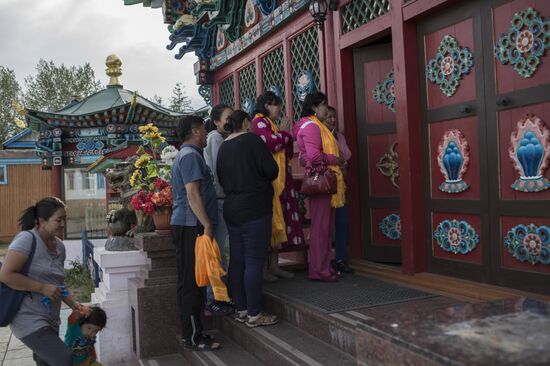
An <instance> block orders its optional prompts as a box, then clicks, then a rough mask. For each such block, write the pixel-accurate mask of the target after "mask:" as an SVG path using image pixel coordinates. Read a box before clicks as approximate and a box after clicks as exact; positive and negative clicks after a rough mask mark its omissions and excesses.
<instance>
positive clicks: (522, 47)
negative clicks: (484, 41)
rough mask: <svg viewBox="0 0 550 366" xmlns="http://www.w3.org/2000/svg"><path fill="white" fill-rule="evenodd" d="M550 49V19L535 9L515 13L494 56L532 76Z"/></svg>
mask: <svg viewBox="0 0 550 366" xmlns="http://www.w3.org/2000/svg"><path fill="white" fill-rule="evenodd" d="M548 48H550V19H549V18H547V19H546V20H545V19H542V18H541V16H540V15H539V13H538V12H537V11H536V10H534V9H533V8H528V9H525V10H522V11H520V12H518V13H515V14H514V16H513V17H512V20H511V21H510V28H508V32H507V33H503V34H500V35H499V37H498V41H497V44H496V46H495V57H496V58H497V60H499V61H500V62H501V63H502V64H503V65H506V64H510V65H512V66H513V67H514V70H516V72H517V73H518V74H519V75H520V76H522V77H524V78H529V77H531V76H532V75H533V74H534V73H535V72H536V71H537V68H538V66H539V65H540V63H541V59H542V57H543V56H544V54H545V52H546V50H547V49H548Z"/></svg>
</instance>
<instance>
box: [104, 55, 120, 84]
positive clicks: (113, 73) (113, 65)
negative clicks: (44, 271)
mask: <svg viewBox="0 0 550 366" xmlns="http://www.w3.org/2000/svg"><path fill="white" fill-rule="evenodd" d="M105 66H107V68H106V69H105V73H106V74H107V76H110V77H111V79H109V85H122V84H121V83H120V80H119V79H118V77H119V76H120V75H122V71H121V68H120V67H121V66H122V60H121V59H120V57H118V56H117V55H115V54H112V55H109V56H107V59H106V60H105Z"/></svg>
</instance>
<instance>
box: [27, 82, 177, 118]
mask: <svg viewBox="0 0 550 366" xmlns="http://www.w3.org/2000/svg"><path fill="white" fill-rule="evenodd" d="M134 95H135V97H136V100H135V104H136V105H141V106H143V107H146V108H148V109H150V110H152V111H155V112H157V113H160V114H162V115H164V116H166V117H180V116H183V114H182V113H178V112H174V111H172V110H170V109H168V108H165V107H163V106H161V105H159V104H156V103H154V102H151V101H149V100H147V99H145V98H143V97H142V96H140V95H138V94H137V93H134V92H132V91H130V90H127V89H123V88H122V86H119V85H109V86H107V88H105V89H103V90H100V91H99V92H97V93H94V94H92V95H89V96H88V97H86V98H84V99H83V100H81V101H78V102H71V103H70V104H69V105H67V106H66V107H64V108H62V109H60V110H58V111H55V112H46V111H35V110H29V113H30V114H37V115H47V116H68V117H78V116H85V115H90V114H96V113H101V112H105V111H108V110H112V109H117V108H119V107H123V106H130V105H131V104H132V103H133V102H132V100H133V97H134Z"/></svg>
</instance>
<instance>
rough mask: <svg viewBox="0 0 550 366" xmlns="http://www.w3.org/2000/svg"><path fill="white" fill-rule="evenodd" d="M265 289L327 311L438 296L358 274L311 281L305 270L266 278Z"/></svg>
mask: <svg viewBox="0 0 550 366" xmlns="http://www.w3.org/2000/svg"><path fill="white" fill-rule="evenodd" d="M263 289H264V291H266V292H270V293H272V294H274V295H277V296H280V297H283V298H285V299H288V300H291V301H295V302H298V303H301V304H303V305H306V306H309V307H314V308H316V309H317V310H319V311H321V312H323V313H327V314H328V313H337V312H342V311H348V310H357V309H364V308H370V307H374V306H381V305H388V304H395V303H399V302H405V301H411V300H420V299H427V298H431V297H436V296H438V295H434V294H430V293H428V292H424V291H419V290H415V289H411V288H407V287H402V286H398V285H395V284H393V283H389V282H384V281H381V280H377V279H374V278H369V277H365V276H360V275H354V274H348V275H345V276H344V277H342V278H341V279H340V281H338V282H332V283H329V282H318V281H310V280H309V279H308V278H307V273H304V272H301V273H296V277H295V278H292V279H288V280H279V281H278V282H264V284H263Z"/></svg>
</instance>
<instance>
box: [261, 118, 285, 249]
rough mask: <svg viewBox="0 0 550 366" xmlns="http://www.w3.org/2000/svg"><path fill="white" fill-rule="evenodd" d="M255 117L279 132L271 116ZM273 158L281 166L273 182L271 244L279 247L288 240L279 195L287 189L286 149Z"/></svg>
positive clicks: (276, 153)
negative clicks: (264, 120) (263, 120)
mask: <svg viewBox="0 0 550 366" xmlns="http://www.w3.org/2000/svg"><path fill="white" fill-rule="evenodd" d="M254 117H255V118H264V119H266V120H268V121H269V124H270V126H271V131H272V133H274V134H277V133H279V129H278V128H277V125H276V124H275V123H273V122H272V121H271V119H269V117H266V116H264V115H263V114H261V113H258V114H256V115H255V116H254ZM273 159H275V162H276V163H277V166H278V167H279V175H277V178H275V180H274V181H273V182H272V185H273V191H274V192H275V194H274V195H273V217H272V219H271V246H272V247H279V246H280V245H281V244H282V243H285V242H286V241H287V237H286V224H285V218H284V216H283V208H282V206H281V201H280V199H279V197H280V196H281V194H282V193H283V191H284V189H285V179H286V156H285V150H284V149H281V150H279V151H277V152H275V153H273Z"/></svg>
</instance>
